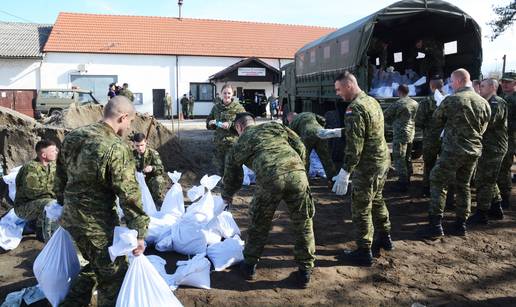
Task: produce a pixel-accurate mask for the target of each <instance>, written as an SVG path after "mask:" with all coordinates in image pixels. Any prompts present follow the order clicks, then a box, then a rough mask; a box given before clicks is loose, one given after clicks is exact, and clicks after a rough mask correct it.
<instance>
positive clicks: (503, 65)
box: [502, 54, 507, 75]
mask: <svg viewBox="0 0 516 307" xmlns="http://www.w3.org/2000/svg"><path fill="white" fill-rule="evenodd" d="M502 60H503V62H502V75H503V74H504V73H505V61H506V60H507V55H506V54H504V55H503V57H502Z"/></svg>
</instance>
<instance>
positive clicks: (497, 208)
mask: <svg viewBox="0 0 516 307" xmlns="http://www.w3.org/2000/svg"><path fill="white" fill-rule="evenodd" d="M487 215H488V216H489V218H491V219H493V220H503V209H502V202H501V201H497V202H493V203H491V208H489V211H487Z"/></svg>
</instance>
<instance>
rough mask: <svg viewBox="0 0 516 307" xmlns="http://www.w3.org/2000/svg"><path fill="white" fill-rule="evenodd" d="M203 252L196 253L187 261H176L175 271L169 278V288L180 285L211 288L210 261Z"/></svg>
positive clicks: (173, 288)
mask: <svg viewBox="0 0 516 307" xmlns="http://www.w3.org/2000/svg"><path fill="white" fill-rule="evenodd" d="M204 256H205V254H204V253H203V254H197V255H195V256H194V257H193V258H192V259H190V260H187V261H178V262H177V269H176V272H175V273H174V274H173V275H172V276H171V277H170V279H169V286H170V289H172V290H175V289H177V288H178V287H179V286H180V285H183V286H190V287H195V288H201V289H211V282H210V267H211V263H210V261H209V260H208V259H206V257H204Z"/></svg>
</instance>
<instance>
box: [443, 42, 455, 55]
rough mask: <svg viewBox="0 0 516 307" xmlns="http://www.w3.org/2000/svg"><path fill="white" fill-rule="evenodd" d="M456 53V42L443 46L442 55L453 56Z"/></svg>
mask: <svg viewBox="0 0 516 307" xmlns="http://www.w3.org/2000/svg"><path fill="white" fill-rule="evenodd" d="M454 53H457V41H453V42H448V43H445V44H444V54H445V55H448V54H454Z"/></svg>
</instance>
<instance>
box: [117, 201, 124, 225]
mask: <svg viewBox="0 0 516 307" xmlns="http://www.w3.org/2000/svg"><path fill="white" fill-rule="evenodd" d="M115 205H116V214H117V215H118V220H119V221H120V222H122V219H123V218H124V211H123V210H122V207H120V198H118V196H117V197H116V200H115Z"/></svg>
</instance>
